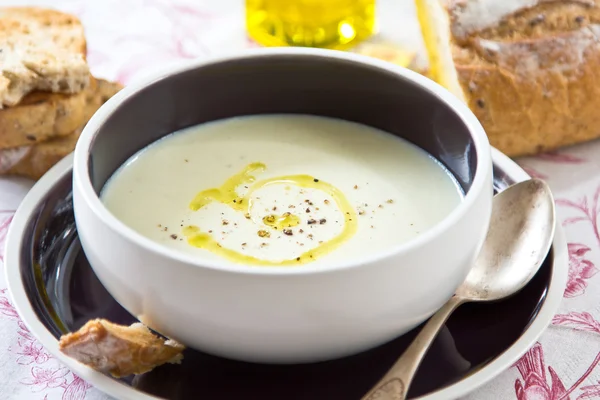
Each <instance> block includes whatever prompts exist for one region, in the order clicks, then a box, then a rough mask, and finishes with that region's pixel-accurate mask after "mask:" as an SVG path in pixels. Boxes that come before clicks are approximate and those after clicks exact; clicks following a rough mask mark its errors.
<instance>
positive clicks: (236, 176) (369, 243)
mask: <svg viewBox="0 0 600 400" xmlns="http://www.w3.org/2000/svg"><path fill="white" fill-rule="evenodd" d="M462 197H463V196H462V192H461V190H460V188H459V186H458V184H457V182H456V180H455V179H454V178H453V177H452V175H451V174H450V173H449V172H448V171H447V170H446V169H445V168H443V167H442V166H441V164H440V163H438V162H437V160H435V159H434V158H433V157H431V156H430V155H429V154H427V153H426V152H425V151H423V150H421V149H419V148H418V147H416V146H414V145H412V144H411V143H409V142H407V141H405V140H403V139H400V138H398V137H396V136H393V135H390V134H388V133H385V132H383V131H380V130H377V129H374V128H371V127H368V126H364V125H360V124H356V123H351V122H347V121H342V120H338V119H332V118H324V117H317V116H309V115H283V114H282V115H260V116H248V117H237V118H231V119H226V120H220V121H216V122H211V123H207V124H202V125H198V126H194V127H191V128H187V129H185V130H182V131H179V132H175V133H173V134H171V135H169V136H167V137H165V138H163V139H161V140H159V141H157V142H155V143H153V144H151V145H150V146H148V147H147V148H145V149H143V150H141V151H140V152H138V153H137V154H135V155H134V156H133V157H131V158H130V159H129V160H128V161H127V162H126V163H125V164H124V165H123V166H122V167H121V168H120V169H119V170H117V171H116V172H115V174H114V175H113V177H112V178H111V179H110V180H109V182H108V183H107V184H106V185H105V187H104V189H103V191H102V193H101V198H102V201H103V202H104V204H105V205H106V207H107V208H108V210H110V212H112V213H113V214H114V215H115V216H116V217H117V218H118V219H120V220H121V221H122V222H123V223H125V224H126V225H128V226H129V227H131V228H133V229H134V230H136V231H137V232H139V233H140V234H142V235H144V236H146V237H148V238H150V239H152V240H153V241H155V242H157V243H160V244H162V245H164V246H167V247H170V248H173V249H175V250H177V251H181V252H185V253H189V254H192V255H194V256H196V257H198V258H199V259H213V260H221V261H224V262H230V263H242V264H248V265H263V266H267V265H270V266H294V265H302V264H306V263H323V262H331V261H341V260H352V259H356V258H358V257H364V256H366V255H369V254H375V253H378V252H381V251H383V250H386V249H389V248H391V247H393V246H396V245H398V244H401V243H404V242H406V241H409V240H411V239H413V238H415V237H416V236H418V235H419V234H422V233H423V232H425V231H426V230H428V229H430V228H431V227H432V226H434V225H435V224H437V223H438V222H440V221H441V220H442V219H443V218H444V217H446V216H447V215H448V214H449V213H450V212H451V211H452V209H454V208H455V207H456V206H457V205H458V204H459V203H460V202H461V200H462Z"/></svg>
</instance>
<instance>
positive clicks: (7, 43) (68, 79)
mask: <svg viewBox="0 0 600 400" xmlns="http://www.w3.org/2000/svg"><path fill="white" fill-rule="evenodd" d="M85 53H86V41H85V36H84V32H83V26H82V25H81V22H80V21H79V20H78V19H77V18H76V17H74V16H72V15H69V14H65V13H62V12H59V11H55V10H49V9H43V8H37V7H8V8H0V108H2V107H3V106H14V105H17V104H18V103H19V102H20V101H21V99H22V98H23V97H24V96H25V95H26V94H28V93H30V92H32V91H34V90H42V91H50V92H56V93H77V92H80V91H82V90H83V89H85V88H86V87H87V86H88V85H89V81H90V70H89V67H88V65H87V63H86V60H85Z"/></svg>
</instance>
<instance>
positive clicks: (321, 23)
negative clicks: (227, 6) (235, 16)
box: [246, 0, 375, 50]
mask: <svg viewBox="0 0 600 400" xmlns="http://www.w3.org/2000/svg"><path fill="white" fill-rule="evenodd" d="M246 28H247V30H248V33H249V35H250V37H251V38H252V39H254V40H255V41H256V42H258V43H259V44H261V45H263V46H302V47H322V48H329V49H337V50H343V49H347V48H349V47H351V46H353V45H354V44H356V43H358V42H360V41H362V40H364V39H366V38H368V37H369V36H371V35H372V34H373V32H374V30H375V0H246Z"/></svg>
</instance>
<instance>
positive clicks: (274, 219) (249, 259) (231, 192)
mask: <svg viewBox="0 0 600 400" xmlns="http://www.w3.org/2000/svg"><path fill="white" fill-rule="evenodd" d="M266 168H267V167H266V165H265V164H263V163H259V162H256V163H252V164H250V165H248V166H247V167H246V168H244V169H243V170H242V171H241V172H239V173H238V174H235V175H233V176H232V177H230V178H229V179H227V180H226V181H225V183H224V184H223V185H222V186H220V187H217V188H212V189H207V190H203V191H201V192H200V193H198V194H197V195H196V196H195V197H194V199H193V200H192V201H191V203H190V206H189V207H190V209H191V210H193V211H198V210H199V209H201V208H202V207H204V206H206V205H208V204H209V203H211V202H213V201H215V202H219V203H222V204H225V205H227V206H229V207H231V208H232V209H233V210H235V211H239V212H243V213H244V214H245V215H250V213H251V210H252V194H253V193H254V192H256V191H257V190H259V189H262V188H265V187H267V186H271V185H286V186H290V185H295V186H298V187H301V188H308V189H316V190H321V191H323V192H325V193H327V194H328V195H329V196H331V198H332V199H333V200H334V202H335V204H336V205H337V207H338V209H339V210H340V212H342V214H343V215H344V226H343V229H342V231H341V232H340V233H339V234H338V235H337V236H335V237H334V238H332V239H330V240H328V241H325V242H323V243H321V244H319V245H318V246H317V247H315V248H313V249H312V250H308V251H306V252H304V253H302V254H301V255H299V256H297V257H295V258H292V259H286V260H277V261H273V260H263V259H260V258H256V257H253V256H250V255H247V254H243V253H240V252H238V251H236V250H233V249H230V248H226V247H224V246H222V245H221V244H220V243H219V242H217V241H216V240H215V239H214V238H213V236H212V235H211V234H210V233H207V232H203V231H202V230H201V229H200V228H199V227H197V226H193V225H192V226H186V227H184V228H183V234H184V236H185V237H186V238H187V241H188V243H189V244H190V245H192V246H194V247H198V248H201V249H204V250H207V251H210V252H211V253H214V254H217V255H219V256H221V257H223V258H226V259H228V260H230V261H233V262H236V263H241V264H248V265H257V266H293V265H298V264H305V263H309V262H312V261H315V260H316V259H317V258H319V257H322V256H324V255H326V254H328V253H330V252H332V251H333V250H335V249H336V248H338V247H339V246H340V245H342V244H343V243H344V242H346V241H347V240H349V239H350V238H351V237H352V236H354V234H355V233H356V231H357V229H358V221H357V218H356V212H355V210H354V208H353V207H352V205H351V204H350V202H349V201H348V199H346V196H344V194H343V193H342V192H341V191H340V190H339V189H337V188H336V187H335V186H333V185H331V184H329V183H327V182H323V181H322V180H319V179H316V178H314V177H312V176H310V175H287V176H281V177H276V178H269V179H264V180H261V181H258V182H257V181H256V177H255V176H254V174H255V173H261V172H264V171H265V170H266ZM242 185H244V186H248V191H247V192H246V193H245V194H244V196H240V195H239V194H238V193H237V191H236V189H237V188H238V187H239V186H242ZM300 222H301V218H300V217H299V216H297V215H295V214H292V213H289V212H286V213H284V214H283V215H281V216H279V215H274V214H272V215H267V216H265V217H264V218H263V223H264V224H265V225H266V226H268V227H270V228H272V229H275V230H282V229H285V228H290V227H294V226H297V225H299V224H300Z"/></svg>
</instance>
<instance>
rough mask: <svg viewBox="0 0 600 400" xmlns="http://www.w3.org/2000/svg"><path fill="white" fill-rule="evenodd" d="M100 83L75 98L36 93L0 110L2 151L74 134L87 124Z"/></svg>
mask: <svg viewBox="0 0 600 400" xmlns="http://www.w3.org/2000/svg"><path fill="white" fill-rule="evenodd" d="M96 92H97V82H96V81H95V80H94V79H91V84H90V85H89V86H88V87H87V88H86V90H84V91H82V92H79V93H76V94H72V95H67V94H59V93H50V92H33V93H30V94H29V95H27V96H25V97H24V98H23V100H22V101H21V103H20V104H19V105H18V106H15V107H8V108H5V109H2V110H0V149H5V148H12V147H18V146H26V145H30V144H36V143H40V142H43V141H45V140H48V139H50V138H53V137H56V136H64V135H69V134H71V133H73V131H74V130H75V129H77V128H79V127H81V126H82V125H83V124H84V123H85V122H86V121H87V119H86V118H89V117H88V116H87V114H88V113H87V112H86V108H89V107H90V105H91V103H93V98H94V96H95V95H96Z"/></svg>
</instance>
